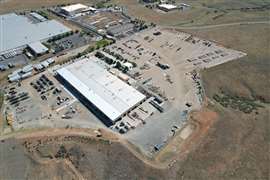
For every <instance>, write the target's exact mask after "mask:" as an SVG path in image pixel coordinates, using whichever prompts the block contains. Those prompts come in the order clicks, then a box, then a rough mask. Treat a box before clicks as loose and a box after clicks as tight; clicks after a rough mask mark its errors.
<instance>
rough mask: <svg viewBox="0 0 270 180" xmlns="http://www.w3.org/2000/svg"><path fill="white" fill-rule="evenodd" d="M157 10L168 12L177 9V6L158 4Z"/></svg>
mask: <svg viewBox="0 0 270 180" xmlns="http://www.w3.org/2000/svg"><path fill="white" fill-rule="evenodd" d="M158 8H159V9H161V10H163V11H166V12H169V11H172V10H175V9H177V6H175V5H173V4H160V5H158Z"/></svg>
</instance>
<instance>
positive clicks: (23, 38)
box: [0, 13, 71, 55]
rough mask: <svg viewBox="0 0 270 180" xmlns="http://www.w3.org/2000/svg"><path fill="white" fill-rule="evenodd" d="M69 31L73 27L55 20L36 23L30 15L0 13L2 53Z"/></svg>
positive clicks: (0, 50)
mask: <svg viewBox="0 0 270 180" xmlns="http://www.w3.org/2000/svg"><path fill="white" fill-rule="evenodd" d="M69 31H71V29H69V28H67V27H66V26H64V25H63V24H61V23H59V22H58V21H55V20H46V21H42V22H38V23H34V22H32V21H31V20H30V19H29V18H28V17H26V16H23V15H17V14H15V13H10V14H4V15H0V55H1V54H6V53H8V52H11V51H16V50H21V49H23V48H26V47H27V45H28V44H31V43H36V42H43V41H46V40H48V39H49V38H51V37H54V36H57V35H59V34H63V33H66V32H69Z"/></svg>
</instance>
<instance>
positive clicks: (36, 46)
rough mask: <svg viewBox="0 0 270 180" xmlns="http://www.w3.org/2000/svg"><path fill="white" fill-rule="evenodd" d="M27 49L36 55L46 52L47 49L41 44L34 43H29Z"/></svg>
mask: <svg viewBox="0 0 270 180" xmlns="http://www.w3.org/2000/svg"><path fill="white" fill-rule="evenodd" d="M28 47H29V48H30V49H32V50H33V51H34V52H35V53H37V54H43V53H45V52H47V51H48V50H49V49H48V48H47V47H46V46H44V45H43V44H42V43H41V42H39V41H38V42H34V43H30V44H28Z"/></svg>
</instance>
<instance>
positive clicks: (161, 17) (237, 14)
mask: <svg viewBox="0 0 270 180" xmlns="http://www.w3.org/2000/svg"><path fill="white" fill-rule="evenodd" d="M112 2H114V3H115V4H121V5H123V6H126V7H127V9H128V10H127V12H128V14H130V15H132V16H135V17H139V18H142V19H145V20H147V21H150V22H154V23H157V24H161V25H169V26H194V25H206V24H223V23H229V22H239V21H240V22H241V21H265V20H269V13H268V10H263V11H258V10H252V9H251V10H249V11H240V10H237V9H241V8H247V7H250V8H252V7H261V6H264V5H268V6H269V4H270V1H263V0H259V1H256V0H249V1H244V0H236V1H227V0H220V1H209V0H202V1H188V2H186V3H188V4H190V5H191V6H192V8H191V9H190V10H186V11H172V12H169V13H163V12H160V11H156V10H152V9H148V8H146V7H144V6H143V5H142V4H139V3H138V2H137V1H129V0H113V1H112ZM232 8H234V9H235V10H231V9H232Z"/></svg>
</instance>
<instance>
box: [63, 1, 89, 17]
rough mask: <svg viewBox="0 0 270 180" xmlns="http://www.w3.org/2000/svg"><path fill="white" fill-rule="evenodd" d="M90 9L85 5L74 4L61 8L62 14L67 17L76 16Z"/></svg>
mask: <svg viewBox="0 0 270 180" xmlns="http://www.w3.org/2000/svg"><path fill="white" fill-rule="evenodd" d="M88 8H89V7H88V6H86V5H83V4H72V5H69V6H64V7H61V13H63V14H64V15H66V16H75V15H76V14H78V13H81V12H84V11H86V10H87V9H88Z"/></svg>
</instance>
